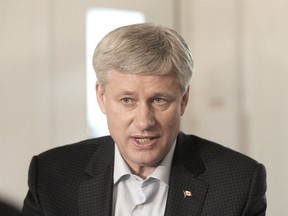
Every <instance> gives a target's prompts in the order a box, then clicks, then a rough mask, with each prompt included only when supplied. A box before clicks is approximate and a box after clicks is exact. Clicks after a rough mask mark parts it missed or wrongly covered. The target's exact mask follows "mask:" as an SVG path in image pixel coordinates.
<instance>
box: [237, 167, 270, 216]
mask: <svg viewBox="0 0 288 216" xmlns="http://www.w3.org/2000/svg"><path fill="white" fill-rule="evenodd" d="M266 189H267V184H266V170H265V167H264V166H263V165H262V164H259V165H258V166H257V167H256V169H255V172H254V175H253V178H252V180H251V184H250V190H249V195H248V199H247V203H246V206H245V208H244V211H243V214H242V216H265V212H266V208H267V201H266V195H265V194H266Z"/></svg>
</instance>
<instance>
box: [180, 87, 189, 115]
mask: <svg viewBox="0 0 288 216" xmlns="http://www.w3.org/2000/svg"><path fill="white" fill-rule="evenodd" d="M189 90H190V86H188V88H187V90H186V91H185V93H184V94H183V96H182V98H181V116H183V115H184V112H185V109H186V106H187V104H188V100H189Z"/></svg>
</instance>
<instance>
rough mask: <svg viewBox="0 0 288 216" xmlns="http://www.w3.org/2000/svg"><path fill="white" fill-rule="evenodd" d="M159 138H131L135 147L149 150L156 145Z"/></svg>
mask: <svg viewBox="0 0 288 216" xmlns="http://www.w3.org/2000/svg"><path fill="white" fill-rule="evenodd" d="M158 138H159V137H158V136H153V137H137V136H135V137H133V139H134V143H135V145H136V146H137V147H141V148H150V147H152V146H154V144H155V143H156V141H157V139H158Z"/></svg>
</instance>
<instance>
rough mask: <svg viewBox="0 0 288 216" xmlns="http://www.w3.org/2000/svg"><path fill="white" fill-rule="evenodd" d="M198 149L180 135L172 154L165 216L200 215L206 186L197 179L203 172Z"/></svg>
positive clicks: (186, 137) (203, 167)
mask: <svg viewBox="0 0 288 216" xmlns="http://www.w3.org/2000/svg"><path fill="white" fill-rule="evenodd" d="M198 151H199V150H198V147H197V145H196V144H195V143H193V141H192V140H191V139H190V138H189V137H188V136H186V135H184V134H182V133H180V134H179V136H178V140H177V145H176V149H175V152H174V157H173V162H172V167H171V174H170V182H169V192H168V198H167V204H166V209H165V216H170V215H195V216H196V215H200V214H201V211H202V208H203V204H204V200H205V197H206V194H207V191H208V184H207V183H205V182H203V181H201V180H199V178H197V177H198V176H199V175H200V174H201V173H203V172H204V171H205V166H204V164H203V162H202V159H201V157H200V155H199V153H198Z"/></svg>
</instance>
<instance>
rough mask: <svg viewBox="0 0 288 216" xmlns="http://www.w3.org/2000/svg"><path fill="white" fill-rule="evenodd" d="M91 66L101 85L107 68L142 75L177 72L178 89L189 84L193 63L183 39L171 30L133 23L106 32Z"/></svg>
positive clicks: (107, 70) (106, 74) (103, 83)
mask: <svg viewBox="0 0 288 216" xmlns="http://www.w3.org/2000/svg"><path fill="white" fill-rule="evenodd" d="M93 66H94V70H95V72H96V77H97V79H98V82H99V84H100V85H105V83H106V82H107V81H108V77H109V76H108V74H109V71H110V70H116V71H118V72H121V73H133V74H141V75H166V74H169V73H171V72H174V73H176V74H177V79H178V80H176V82H177V84H178V85H179V86H180V89H181V91H185V90H186V89H187V86H188V85H189V82H190V79H191V77H192V73H193V70H194V63H193V59H192V55H191V51H190V49H189V47H188V45H187V43H186V42H185V41H184V39H183V38H182V37H181V36H180V35H179V34H178V33H177V32H176V31H174V30H172V29H169V28H166V27H164V26H159V25H155V24H151V23H143V24H134V25H128V26H123V27H120V28H117V29H115V30H113V31H111V32H110V33H108V34H107V35H106V36H105V37H104V38H103V39H102V40H101V41H100V42H99V43H98V45H97V47H96V49H95V52H94V56H93Z"/></svg>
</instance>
